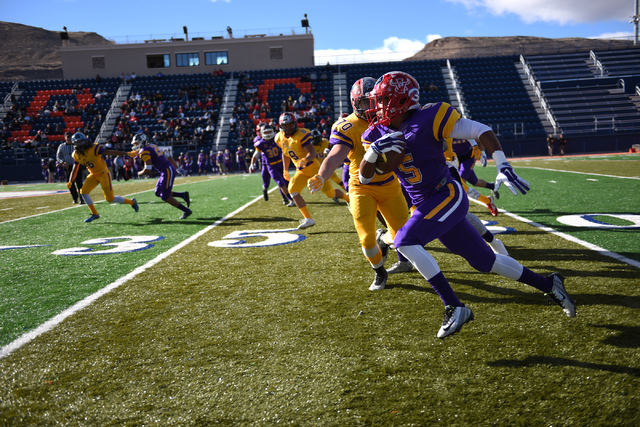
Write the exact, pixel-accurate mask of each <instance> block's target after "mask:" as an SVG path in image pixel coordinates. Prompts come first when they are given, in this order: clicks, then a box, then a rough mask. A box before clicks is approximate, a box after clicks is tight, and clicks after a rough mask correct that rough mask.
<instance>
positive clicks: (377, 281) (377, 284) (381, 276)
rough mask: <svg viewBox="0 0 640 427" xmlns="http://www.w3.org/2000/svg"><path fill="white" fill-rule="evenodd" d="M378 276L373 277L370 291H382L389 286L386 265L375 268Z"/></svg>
mask: <svg viewBox="0 0 640 427" xmlns="http://www.w3.org/2000/svg"><path fill="white" fill-rule="evenodd" d="M375 272H376V277H375V278H374V279H373V283H371V286H369V290H370V291H381V290H383V289H384V287H385V286H387V278H388V277H389V276H388V274H387V270H385V269H384V267H380V268H378V269H376V270H375Z"/></svg>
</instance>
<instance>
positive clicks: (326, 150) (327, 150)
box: [324, 148, 331, 157]
mask: <svg viewBox="0 0 640 427" xmlns="http://www.w3.org/2000/svg"><path fill="white" fill-rule="evenodd" d="M330 151H331V148H325V149H324V156H325V157H327V156H328V155H329V152H330Z"/></svg>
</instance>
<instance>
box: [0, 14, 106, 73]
mask: <svg viewBox="0 0 640 427" xmlns="http://www.w3.org/2000/svg"><path fill="white" fill-rule="evenodd" d="M62 31H63V29H62V28H60V31H49V30H45V29H43V28H37V27H30V26H28V25H22V24H14V23H12V22H2V21H0V52H2V55H0V81H19V80H45V79H61V78H62V59H61V58H60V52H59V50H60V47H61V46H62V40H61V39H60V32H62ZM110 43H111V42H110V41H109V40H107V39H105V38H104V37H102V36H100V35H98V34H96V33H87V32H69V46H80V45H101V44H110Z"/></svg>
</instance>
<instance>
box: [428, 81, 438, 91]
mask: <svg viewBox="0 0 640 427" xmlns="http://www.w3.org/2000/svg"><path fill="white" fill-rule="evenodd" d="M437 91H438V86H436V85H435V83H433V82H431V83H429V92H437Z"/></svg>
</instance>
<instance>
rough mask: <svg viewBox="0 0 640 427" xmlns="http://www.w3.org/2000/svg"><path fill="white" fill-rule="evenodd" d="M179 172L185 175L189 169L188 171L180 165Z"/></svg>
mask: <svg viewBox="0 0 640 427" xmlns="http://www.w3.org/2000/svg"><path fill="white" fill-rule="evenodd" d="M178 173H179V174H180V175H182V176H185V175H186V174H187V171H186V170H184V169H182V167H179V168H178Z"/></svg>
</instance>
